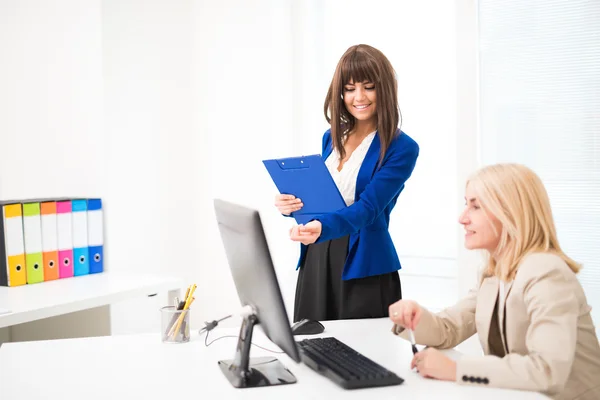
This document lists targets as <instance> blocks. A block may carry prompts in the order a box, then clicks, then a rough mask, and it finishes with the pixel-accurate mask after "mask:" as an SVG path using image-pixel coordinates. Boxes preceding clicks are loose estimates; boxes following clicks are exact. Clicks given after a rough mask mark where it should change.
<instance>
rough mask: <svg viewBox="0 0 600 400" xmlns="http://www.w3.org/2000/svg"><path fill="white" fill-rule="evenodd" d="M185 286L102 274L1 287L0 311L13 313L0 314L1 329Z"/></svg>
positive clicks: (154, 277)
mask: <svg viewBox="0 0 600 400" xmlns="http://www.w3.org/2000/svg"><path fill="white" fill-rule="evenodd" d="M182 286H183V282H182V280H180V279H175V278H171V277H164V276H160V275H146V274H138V273H126V272H123V273H121V272H103V273H100V274H92V275H84V276H77V277H72V278H66V279H58V280H55V281H49V282H42V283H36V284H33V285H24V286H16V287H0V308H3V309H8V310H10V313H7V314H0V328H3V327H6V326H11V325H16V324H21V323H24V322H30V321H35V320H38V319H42V318H48V317H54V316H56V315H62V314H67V313H70V312H75V311H81V310H86V309H89V308H94V307H99V306H103V305H107V304H112V303H115V302H118V301H122V300H125V299H129V298H132V297H134V296H145V295H148V294H153V293H157V292H161V291H169V290H176V289H180V288H181V287H182ZM0 391H1V389H0Z"/></svg>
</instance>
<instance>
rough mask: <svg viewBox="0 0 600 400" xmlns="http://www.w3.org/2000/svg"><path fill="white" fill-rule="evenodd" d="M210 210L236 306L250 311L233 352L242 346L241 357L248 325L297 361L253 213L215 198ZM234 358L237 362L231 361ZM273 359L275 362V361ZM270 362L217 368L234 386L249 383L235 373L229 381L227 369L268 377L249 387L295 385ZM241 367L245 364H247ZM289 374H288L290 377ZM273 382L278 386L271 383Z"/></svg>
mask: <svg viewBox="0 0 600 400" xmlns="http://www.w3.org/2000/svg"><path fill="white" fill-rule="evenodd" d="M214 208H215V214H216V217H217V223H218V226H219V232H220V234H221V239H222V242H223V246H224V248H225V253H226V255H227V261H228V264H229V268H230V269H231V274H232V277H233V280H234V283H235V287H236V290H237V294H238V297H239V299H240V303H241V304H242V306H251V307H252V308H253V310H254V314H253V316H252V318H251V319H245V320H244V322H243V325H242V329H241V331H240V339H239V342H238V350H239V346H244V345H246V346H247V349H248V350H247V352H249V346H250V344H249V343H247V341H248V340H250V339H249V338H248V337H246V336H247V335H248V334H249V336H250V337H251V335H252V328H253V325H254V324H260V326H261V328H262V330H263V331H264V333H265V335H266V336H267V337H268V338H269V339H270V340H271V341H272V342H273V343H275V344H276V345H278V346H279V347H280V348H281V349H282V350H283V351H285V353H286V354H287V355H288V356H289V357H290V358H291V359H293V360H294V361H296V362H300V353H299V350H298V347H297V345H296V342H295V340H294V336H293V335H292V330H291V328H290V322H289V319H288V315H287V313H286V310H285V306H284V303H283V298H282V295H281V291H280V289H279V283H278V281H277V275H276V273H275V268H274V266H273V262H272V259H271V254H270V252H269V246H268V243H267V240H266V237H265V233H264V231H263V226H262V222H261V218H260V214H259V212H258V211H257V210H254V209H251V208H247V207H244V206H241V205H238V204H234V203H230V202H227V201H224V200H220V199H215V200H214ZM244 330H245V331H246V332H244ZM243 336H244V337H243ZM244 341H245V342H244ZM243 356H244V355H243V354H241V355H240V357H243ZM245 357H246V358H248V355H247V354H246V355H245ZM235 358H239V357H237V356H236V357H235ZM273 360H274V361H277V360H276V359H273ZM274 361H271V362H268V363H265V361H264V360H261V362H260V364H258V363H256V365H259V366H257V367H255V368H253V365H252V360H250V363H249V366H244V365H242V366H241V367H240V366H239V365H238V366H235V365H233V366H232V365H231V364H228V363H229V362H228V361H223V362H222V363H223V364H221V362H220V364H221V369H222V370H223V372H224V373H225V374H226V375H228V374H230V375H229V376H228V379H229V380H230V382H231V383H232V384H233V385H234V386H236V387H248V386H252V385H253V384H252V382H250V381H251V380H250V379H246V380H245V383H244V382H243V379H241V378H240V376H237V375H235V374H234V376H231V374H232V372H231V370H232V369H236V368H237V369H240V368H241V369H242V370H244V369H245V371H242V373H241V374H238V375H244V374H252V373H255V374H257V376H260V375H265V374H268V375H269V376H270V377H271V378H274V379H271V378H269V376H266V377H265V376H263V377H262V379H263V382H262V384H257V385H255V386H268V385H271V384H282V383H293V382H295V378H293V375H291V373H290V372H289V371H287V369H286V368H285V367H283V365H281V363H279V362H278V361H277V362H276V363H275V362H274ZM245 362H248V360H246V361H245ZM240 364H243V363H240ZM265 365H268V366H269V368H270V370H269V371H262V370H260V367H262V366H265ZM273 368H275V370H277V369H278V368H279V369H281V368H283V369H284V370H285V371H287V374H288V375H285V371H274V370H273ZM225 369H227V371H226V370H225ZM277 373H283V374H284V375H285V376H283V377H281V376H278V377H275V374H277ZM289 375H291V378H290V376H289ZM232 379H233V380H232ZM292 379H293V382H292V381H291V380H292ZM259 380H260V379H259ZM265 380H266V381H265ZM276 380H279V381H280V382H274V381H276ZM281 380H283V381H281ZM255 383H256V382H255Z"/></svg>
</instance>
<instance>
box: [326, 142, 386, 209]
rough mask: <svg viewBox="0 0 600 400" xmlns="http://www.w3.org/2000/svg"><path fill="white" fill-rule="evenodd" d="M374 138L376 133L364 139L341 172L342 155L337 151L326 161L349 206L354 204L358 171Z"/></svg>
mask: <svg viewBox="0 0 600 400" xmlns="http://www.w3.org/2000/svg"><path fill="white" fill-rule="evenodd" d="M374 137H375V132H371V133H370V134H368V135H367V136H366V137H365V138H364V139H363V141H362V142H361V143H360V144H359V145H358V147H357V148H356V149H355V150H354V151H353V152H352V154H351V155H350V158H349V159H348V161H346V162H345V163H344V166H343V167H342V170H341V171H338V166H339V165H340V153H339V152H338V151H337V150H336V149H334V150H333V151H332V152H331V154H330V155H329V157H327V160H325V165H326V166H327V169H328V170H329V173H330V174H331V176H332V177H333V181H334V182H335V184H336V186H337V188H338V190H339V191H340V193H341V194H342V197H343V198H344V201H345V202H346V205H347V206H349V205H351V204H354V195H355V192H356V179H357V178H358V171H359V170H360V167H361V165H362V163H363V161H364V159H365V156H366V155H367V151H369V147H371V142H373V138H374Z"/></svg>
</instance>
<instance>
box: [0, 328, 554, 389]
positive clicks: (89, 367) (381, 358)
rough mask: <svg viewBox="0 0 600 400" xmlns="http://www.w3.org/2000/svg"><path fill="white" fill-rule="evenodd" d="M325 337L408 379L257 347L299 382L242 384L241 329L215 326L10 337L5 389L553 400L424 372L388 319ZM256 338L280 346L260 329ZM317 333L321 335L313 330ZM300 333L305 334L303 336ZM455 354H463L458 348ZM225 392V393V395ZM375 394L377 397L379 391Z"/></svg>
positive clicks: (330, 331) (0, 379)
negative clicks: (348, 383) (178, 337)
mask: <svg viewBox="0 0 600 400" xmlns="http://www.w3.org/2000/svg"><path fill="white" fill-rule="evenodd" d="M324 325H325V328H326V330H325V332H324V333H323V334H322V335H319V336H335V337H337V338H338V339H339V340H341V341H343V342H345V343H346V344H348V345H350V346H352V347H354V348H355V349H356V350H358V351H360V352H362V353H363V354H364V355H366V356H367V357H370V358H372V359H373V360H375V361H377V362H378V363H380V364H381V365H383V366H384V367H386V368H388V369H390V370H392V371H394V372H396V373H397V374H398V375H399V376H401V377H402V378H404V379H405V382H404V383H403V384H402V385H399V386H391V387H385V388H374V389H359V390H351V391H347V390H344V389H341V388H340V387H338V386H337V385H335V384H334V383H333V382H331V381H330V380H328V379H327V378H325V377H322V376H321V375H319V374H317V373H316V372H314V371H313V370H311V369H310V368H308V367H307V366H305V365H304V364H297V363H295V362H294V361H292V360H291V359H290V358H288V357H287V356H286V355H284V354H273V353H269V352H267V351H265V350H262V349H260V348H258V347H256V346H252V349H251V352H250V354H251V357H258V356H265V355H272V356H275V357H277V358H278V359H279V360H281V361H282V362H283V363H284V365H285V366H286V367H288V368H289V369H290V371H292V373H293V374H294V375H295V376H296V378H297V380H298V382H297V383H295V384H292V385H283V386H274V387H266V388H251V389H234V388H233V387H232V386H231V385H230V384H229V381H227V380H226V378H225V377H224V376H223V374H222V373H221V370H220V369H219V367H218V366H217V361H219V360H222V359H231V358H232V357H233V354H234V351H235V346H236V343H237V334H238V331H237V329H232V328H227V329H219V328H217V329H215V330H213V331H211V332H210V336H209V338H208V339H209V342H210V340H214V339H216V338H218V337H221V336H224V335H235V338H234V337H231V338H229V337H225V338H223V339H221V340H218V341H216V342H214V343H213V344H211V345H210V346H209V347H206V346H205V344H204V335H198V334H197V333H195V334H194V335H193V336H192V340H191V341H190V342H189V343H185V344H163V343H161V342H160V336H159V334H158V333H155V334H144V335H122V336H108V337H96V338H85V339H65V340H54V341H39V342H20V343H7V344H4V345H3V346H2V347H0V393H1V397H2V398H3V399H22V400H29V399H38V398H44V399H60V400H75V399H77V400H79V399H86V400H91V399H109V398H117V399H121V398H140V399H178V400H179V399H188V398H189V399H208V398H211V397H213V396H214V398H226V399H231V398H235V399H277V400H280V399H285V400H292V399H303V400H304V399H321V398H331V399H337V398H342V396H343V398H344V399H350V398H360V399H364V398H365V396H376V397H377V398H378V399H381V398H383V399H394V400H397V399H410V400H417V399H427V400H430V399H444V400H451V399H457V400H458V399H460V400H468V399H485V400H501V399H502V400H505V399H507V398H510V399H511V400H521V399H522V400H533V399H546V397H545V396H542V395H541V394H538V393H533V392H519V391H512V390H500V389H491V388H483V387H481V388H479V387H466V386H461V385H458V384H456V383H454V382H441V381H434V380H431V379H425V378H422V377H421V376H420V375H418V374H417V373H416V372H414V371H411V370H410V364H409V363H410V360H411V357H412V353H411V349H410V344H409V343H408V342H407V341H405V340H403V339H401V338H399V337H396V336H394V335H393V334H392V333H391V332H390V328H391V323H390V321H389V320H387V319H385V318H384V319H376V320H355V321H335V322H325V323H324ZM254 332H255V334H254V337H253V343H255V344H258V345H260V346H263V347H266V348H268V349H272V350H279V349H278V348H277V347H276V346H275V345H274V344H273V343H272V342H270V341H269V340H267V339H266V338H265V336H264V334H263V333H262V330H261V329H255V331H254ZM312 337H314V336H312ZM297 338H298V340H300V339H302V338H303V337H297ZM448 354H449V355H450V356H451V357H460V353H459V352H457V351H455V350H451V351H449V352H448ZM217 396H218V397H217ZM374 398H375V397H374Z"/></svg>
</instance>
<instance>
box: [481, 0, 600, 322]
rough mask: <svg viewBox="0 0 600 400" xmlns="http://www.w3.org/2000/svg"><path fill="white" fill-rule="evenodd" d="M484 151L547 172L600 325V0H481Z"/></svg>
mask: <svg viewBox="0 0 600 400" xmlns="http://www.w3.org/2000/svg"><path fill="white" fill-rule="evenodd" d="M478 24H479V91H480V92H479V107H480V109H479V123H480V135H481V136H480V146H481V161H482V162H483V163H484V164H490V163H496V162H520V163H523V164H525V165H527V166H529V167H530V168H532V169H533V170H534V171H535V172H536V173H538V174H539V175H540V177H541V178H542V180H543V181H544V184H545V185H546V188H547V190H548V194H549V196H550V200H551V203H552V209H553V213H554V218H555V222H556V227H557V231H558V237H559V241H560V243H561V246H562V247H563V249H564V250H565V252H566V253H567V254H568V255H569V256H570V257H572V258H574V259H575V260H576V261H578V262H580V263H582V264H583V269H582V271H581V272H580V274H579V275H578V276H579V279H580V282H581V283H582V285H583V287H584V290H585V292H586V295H587V298H588V302H589V303H590V305H591V306H592V308H593V309H592V317H593V318H594V321H595V324H596V326H597V327H598V326H599V325H600V1H597V0H590V1H583V0H569V1H565V0H543V1H539V0H531V1H526V2H524V1H521V0H505V1H493V0H480V1H479V3H478Z"/></svg>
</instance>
